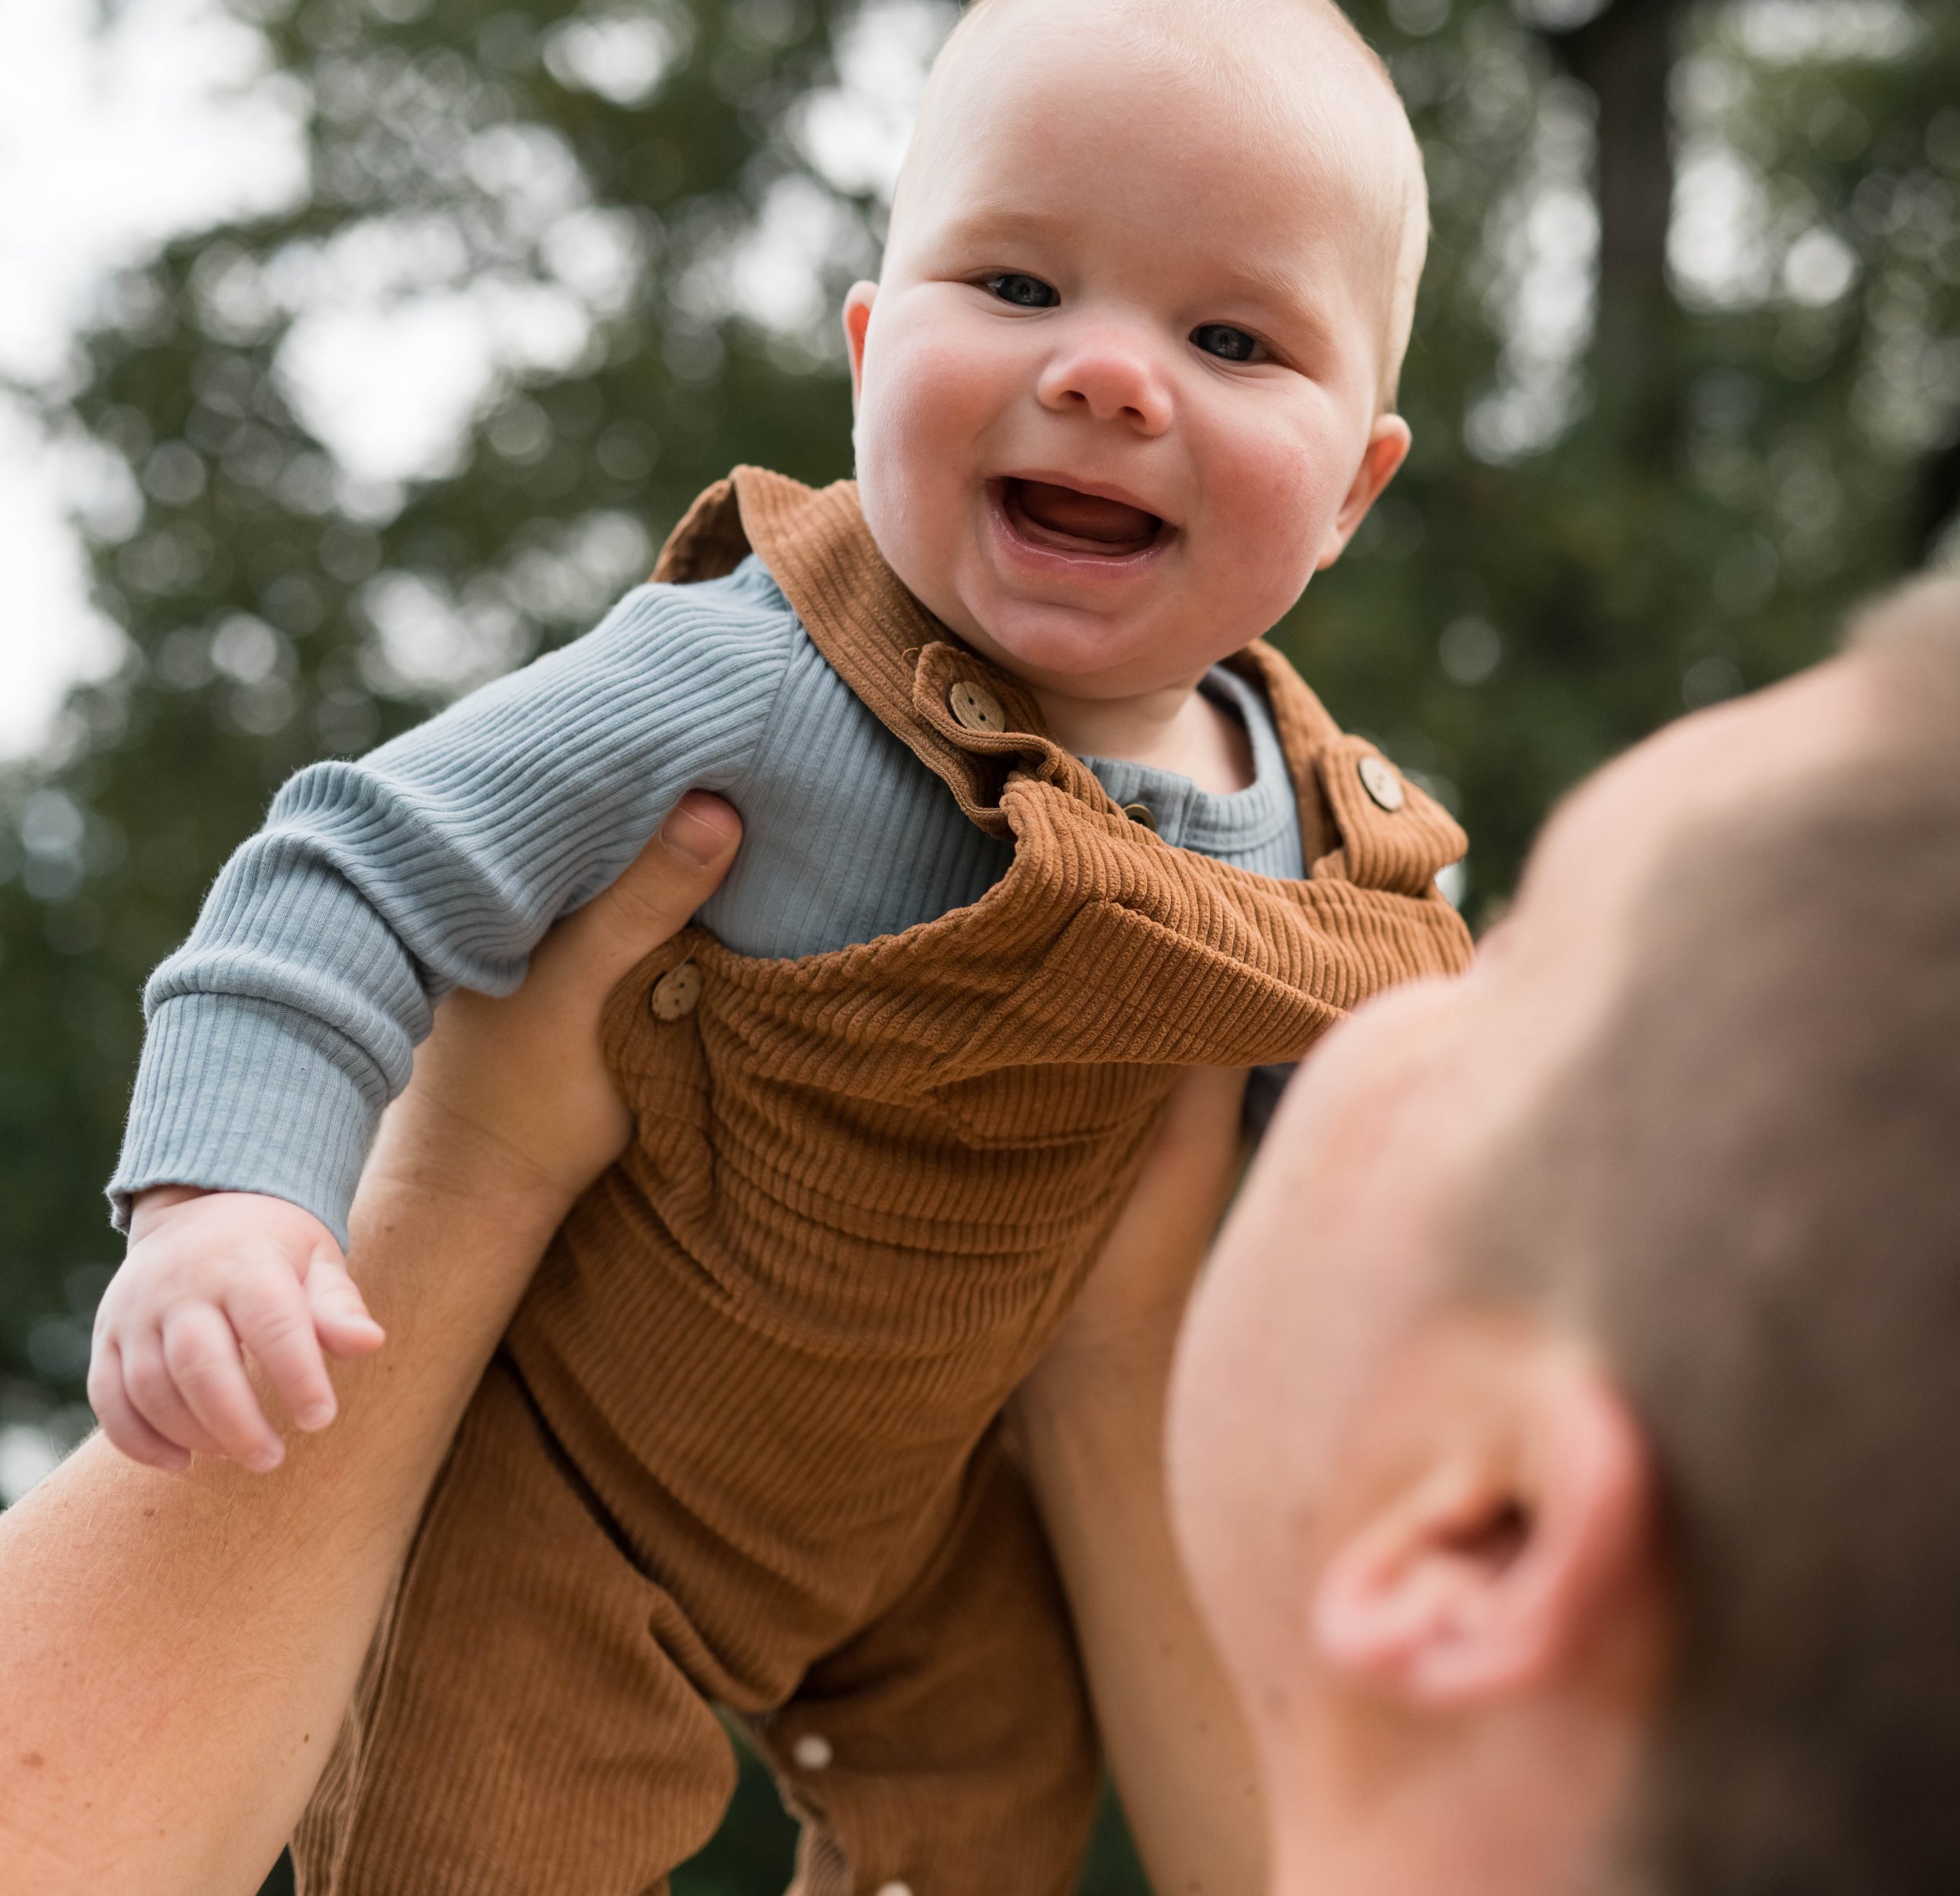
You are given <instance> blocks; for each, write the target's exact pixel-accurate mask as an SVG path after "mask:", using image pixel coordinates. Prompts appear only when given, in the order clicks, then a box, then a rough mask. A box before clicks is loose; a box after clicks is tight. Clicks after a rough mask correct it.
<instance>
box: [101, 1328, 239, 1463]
mask: <svg viewBox="0 0 1960 1896" xmlns="http://www.w3.org/2000/svg"><path fill="white" fill-rule="evenodd" d="M122 1386H123V1388H124V1389H125V1390H126V1391H127V1392H128V1394H129V1401H130V1404H131V1406H132V1407H133V1408H134V1409H135V1410H136V1413H137V1414H138V1415H140V1416H141V1417H142V1418H143V1420H144V1421H145V1422H147V1423H148V1424H149V1425H150V1426H151V1428H152V1429H154V1430H155V1431H156V1432H157V1433H158V1435H160V1436H162V1437H163V1438H164V1440H165V1441H169V1442H174V1443H175V1444H176V1446H177V1447H180V1448H183V1449H186V1450H187V1451H189V1452H190V1453H191V1454H192V1455H208V1454H209V1453H210V1452H211V1451H212V1448H213V1447H215V1446H216V1444H214V1443H213V1442H212V1439H211V1437H210V1436H209V1434H208V1433H206V1432H205V1428H204V1426H203V1425H202V1424H201V1422H198V1418H196V1416H194V1415H193V1414H192V1413H191V1410H190V1408H189V1407H187V1405H186V1404H185V1402H184V1400H183V1396H182V1395H181V1394H180V1393H179V1391H178V1389H177V1386H176V1382H174V1381H173V1380H172V1377H171V1375H170V1366H169V1364H167V1363H166V1362H165V1360H164V1357H163V1339H162V1335H160V1334H159V1333H158V1331H155V1330H153V1329H144V1330H137V1331H132V1332H131V1333H129V1335H125V1337H124V1338H122Z"/></svg>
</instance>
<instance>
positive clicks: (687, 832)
mask: <svg viewBox="0 0 1960 1896" xmlns="http://www.w3.org/2000/svg"><path fill="white" fill-rule="evenodd" d="M741 841H742V819H741V818H740V816H739V815H737V814H736V813H735V809H734V808H733V807H732V806H731V805H728V804H726V803H724V802H723V801H722V800H721V799H720V797H714V796H710V794H708V793H707V792H706V790H690V791H688V794H687V795H686V796H684V797H682V798H681V801H680V802H679V803H677V804H676V805H674V807H673V811H672V812H670V814H669V815H668V818H667V820H666V823H664V824H662V826H661V829H660V833H659V835H657V836H656V837H654V839H653V840H652V842H650V843H648V844H647V846H646V848H644V849H643V850H641V852H640V853H639V855H637V857H635V858H634V859H633V862H632V863H630V864H629V865H628V866H627V868H626V871H625V873H624V874H622V875H621V876H620V877H619V880H618V881H615V883H614V884H612V887H611V888H608V890H606V892H604V894H603V895H600V896H598V897H597V898H596V899H594V900H593V901H592V902H590V903H587V904H586V906H585V907H584V908H583V909H581V910H579V913H577V914H576V915H574V916H573V917H571V918H570V920H569V921H568V923H567V924H565V925H564V927H563V928H560V929H558V930H557V931H555V932H554V933H553V934H552V935H547V936H546V938H545V940H544V942H543V944H542V945H541V946H540V948H539V959H540V960H541V961H545V962H546V963H547V964H550V963H552V962H562V963H564V964H576V965H577V966H578V968H579V976H578V977H576V978H579V979H584V980H588V981H591V982H593V983H603V984H604V986H608V987H609V986H611V985H612V983H614V982H615V981H617V980H618V979H619V978H620V976H621V975H623V974H625V973H626V971H627V969H629V968H631V967H632V966H633V963H634V962H636V961H638V960H639V959H640V957H641V956H642V955H644V953H647V951H648V950H649V949H651V948H655V947H658V946H659V944H660V943H662V942H664V941H665V940H666V939H667V938H668V937H669V936H670V935H673V934H676V933H677V932H679V931H680V930H681V929H682V928H685V927H686V926H687V924H688V921H689V919H690V917H692V915H693V913H694V912H695V910H696V909H698V908H699V907H700V906H701V905H702V903H704V902H706V900H707V899H708V898H709V897H710V895H713V893H714V892H715V890H716V888H717V887H718V886H719V885H720V881H721V878H722V877H724V875H726V874H728V868H729V866H730V864H731V863H733V862H734V861H735V851H736V848H737V847H738V846H739V844H740V843H741Z"/></svg>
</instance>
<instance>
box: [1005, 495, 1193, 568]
mask: <svg viewBox="0 0 1960 1896" xmlns="http://www.w3.org/2000/svg"><path fill="white" fill-rule="evenodd" d="M1000 510H1001V512H1002V513H1003V514H1005V515H1006V516H1007V524H1008V525H1010V526H1011V527H1012V528H1013V529H1014V532H1016V533H1018V534H1019V535H1020V536H1021V537H1022V539H1026V540H1029V541H1032V542H1033V543H1034V544H1035V545H1036V546H1037V547H1053V548H1054V550H1056V551H1057V552H1061V553H1077V554H1083V553H1086V554H1101V555H1102V557H1104V558H1120V557H1122V556H1123V555H1124V554H1133V553H1142V552H1144V551H1145V550H1147V549H1148V548H1149V547H1152V546H1154V545H1155V544H1156V540H1157V536H1158V535H1159V534H1160V533H1161V532H1163V528H1164V523H1163V521H1162V520H1160V518H1158V517H1157V516H1156V514H1146V513H1145V511H1144V510H1143V509H1142V507H1131V505H1130V504H1129V503H1128V502H1127V501H1123V500H1110V499H1105V497H1104V496H1102V495H1101V494H1085V493H1084V492H1082V490H1081V489H1080V488H1074V487H1062V486H1058V485H1056V484H1055V483H1054V482H1053V481H1024V480H1022V479H1020V478H1018V476H1010V477H1009V478H1007V479H1006V480H1004V481H1001V482H1000Z"/></svg>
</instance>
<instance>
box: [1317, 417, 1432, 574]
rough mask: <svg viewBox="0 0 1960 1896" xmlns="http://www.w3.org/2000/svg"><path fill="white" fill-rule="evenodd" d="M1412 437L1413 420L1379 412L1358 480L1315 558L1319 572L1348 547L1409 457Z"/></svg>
mask: <svg viewBox="0 0 1960 1896" xmlns="http://www.w3.org/2000/svg"><path fill="white" fill-rule="evenodd" d="M1410 439H1411V437H1410V433H1409V424H1408V423H1406V421H1404V420H1403V419H1402V417H1401V416H1399V415H1377V416H1376V417H1375V418H1374V427H1372V428H1370V430H1368V445H1367V447H1366V448H1364V449H1363V450H1362V452H1361V465H1360V467H1358V468H1357V469H1356V470H1355V477H1354V484H1353V485H1352V486H1351V487H1350V488H1349V489H1348V494H1347V498H1346V499H1344V500H1343V501H1342V502H1341V511H1340V512H1339V513H1338V514H1336V515H1335V516H1334V531H1333V532H1331V533H1330V534H1329V535H1328V536H1327V544H1326V545H1325V546H1323V547H1322V548H1321V549H1320V557H1319V559H1318V560H1316V561H1315V562H1314V571H1315V572H1326V571H1327V568H1329V567H1330V566H1331V565H1333V564H1334V561H1336V560H1338V559H1339V558H1340V557H1341V554H1342V553H1344V552H1345V550H1346V549H1347V545H1348V541H1349V540H1351V539H1353V538H1354V536H1355V530H1356V528H1358V527H1359V525H1361V523H1362V521H1364V520H1366V519H1367V517H1368V509H1369V508H1370V507H1373V506H1374V503H1375V500H1376V497H1377V496H1378V495H1379V494H1380V493H1381V490H1382V489H1384V488H1385V487H1386V486H1387V485H1388V483H1389V482H1390V481H1392V480H1393V479H1394V478H1395V475H1396V469H1397V468H1399V467H1400V466H1401V465H1402V463H1403V462H1404V461H1405V460H1406V459H1408V456H1409V443H1410Z"/></svg>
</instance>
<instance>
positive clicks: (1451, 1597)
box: [1311, 1329, 1654, 1710]
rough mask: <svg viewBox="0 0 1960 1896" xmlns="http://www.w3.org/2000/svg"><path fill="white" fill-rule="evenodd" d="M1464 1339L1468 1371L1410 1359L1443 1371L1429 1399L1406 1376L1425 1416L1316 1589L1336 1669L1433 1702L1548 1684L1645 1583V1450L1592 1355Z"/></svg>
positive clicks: (1321, 1639)
mask: <svg viewBox="0 0 1960 1896" xmlns="http://www.w3.org/2000/svg"><path fill="white" fill-rule="evenodd" d="M1477 1347H1478V1348H1479V1350H1480V1351H1482V1352H1483V1353H1484V1355H1485V1359H1486V1360H1483V1361H1482V1362H1481V1363H1480V1364H1479V1369H1478V1373H1476V1374H1475V1375H1472V1376H1471V1377H1469V1378H1465V1377H1463V1376H1462V1375H1461V1374H1460V1373H1458V1372H1460V1371H1461V1367H1462V1366H1461V1364H1460V1363H1459V1364H1456V1365H1454V1366H1453V1367H1451V1368H1445V1369H1442V1370H1440V1371H1433V1370H1432V1371H1419V1372H1418V1375H1422V1374H1441V1375H1443V1378H1444V1382H1445V1386H1446V1387H1445V1390H1444V1392H1443V1399H1442V1400H1437V1397H1438V1394H1439V1392H1438V1391H1437V1390H1436V1389H1434V1388H1432V1389H1430V1390H1429V1391H1428V1392H1426V1393H1425V1392H1424V1391H1422V1390H1421V1389H1414V1390H1412V1389H1408V1388H1407V1387H1406V1386H1403V1391H1402V1394H1403V1399H1405V1400H1415V1401H1417V1403H1419V1404H1423V1406H1424V1407H1425V1410H1426V1411H1428V1418H1429V1419H1428V1422H1426V1423H1418V1425H1417V1432H1416V1433H1415V1435H1414V1437H1413V1438H1410V1437H1404V1438H1403V1452H1401V1453H1399V1454H1398V1455H1397V1457H1396V1461H1397V1462H1398V1464H1399V1468H1398V1472H1397V1473H1396V1477H1395V1478H1394V1480H1392V1482H1391V1483H1390V1484H1388V1485H1387V1486H1386V1487H1385V1488H1384V1489H1383V1490H1382V1491H1381V1493H1380V1494H1379V1495H1378V1497H1377V1499H1376V1501H1375V1502H1374V1504H1373V1505H1372V1506H1370V1509H1368V1510H1367V1513H1365V1515H1363V1517H1362V1518H1361V1519H1360V1520H1359V1521H1358V1523H1357V1524H1356V1526H1355V1527H1354V1529H1353V1531H1351V1532H1350V1533H1348V1535H1345V1538H1343V1539H1342V1540H1341V1542H1340V1544H1339V1545H1338V1546H1337V1548H1336V1549H1335V1550H1334V1553H1332V1554H1331V1556H1330V1557H1329V1558H1328V1559H1327V1560H1326V1561H1325V1563H1324V1564H1323V1566H1322V1567H1321V1569H1320V1572H1319V1579H1318V1582H1317V1584H1316V1587H1315V1589H1314V1593H1313V1597H1312V1626H1311V1633H1312V1640H1313V1644H1314V1647H1315V1649H1316V1651H1317V1652H1318V1653H1319V1655H1320V1658H1321V1659H1322V1660H1323V1662H1324V1663H1325V1664H1326V1665H1327V1667H1328V1668H1329V1669H1330V1671H1331V1672H1333V1673H1336V1674H1337V1675H1345V1676H1347V1677H1348V1679H1349V1680H1350V1681H1351V1682H1352V1684H1355V1685H1356V1686H1359V1687H1363V1688H1364V1689H1371V1690H1372V1691H1374V1693H1376V1694H1385V1695H1387V1696H1388V1697H1391V1698H1399V1699H1400V1700H1402V1701H1403V1702H1404V1703H1406V1704H1408V1705H1411V1706H1420V1707H1422V1708H1425V1709H1432V1710H1433V1709H1452V1708H1464V1707H1468V1706H1471V1705H1477V1704H1479V1703H1489V1702H1494V1701H1498V1700H1502V1699H1505V1698H1517V1697H1523V1696H1526V1695H1529V1694H1531V1693H1533V1692H1534V1691H1537V1690H1541V1689H1543V1688H1544V1687H1547V1686H1548V1685H1555V1684H1558V1683H1559V1680H1561V1679H1562V1678H1563V1677H1566V1676H1570V1674H1571V1673H1573V1671H1574V1670H1575V1669H1577V1667H1578V1666H1579V1665H1581V1663H1582V1662H1583V1661H1584V1658H1585V1656H1586V1652H1587V1648H1588V1644H1589V1642H1590V1640H1591V1637H1592V1635H1593V1634H1594V1633H1595V1632H1596V1631H1598V1630H1599V1629H1601V1628H1602V1626H1603V1625H1606V1623H1607V1622H1608V1621H1609V1620H1610V1618H1611V1616H1613V1615H1616V1614H1620V1613H1622V1612H1624V1611H1628V1610H1629V1609H1632V1608H1633V1607H1635V1606H1636V1605H1637V1604H1638V1603H1639V1600H1640V1599H1641V1598H1642V1594H1643V1592H1644V1589H1646V1588H1648V1587H1650V1585H1653V1574H1654V1560H1653V1507H1652V1476H1651V1469H1650V1462H1649V1458H1648V1455H1647V1451H1646V1444H1645V1443H1644V1441H1643V1440H1642V1437H1641V1434H1640V1432H1639V1426H1638V1424H1637V1422H1635V1418H1634V1417H1633V1415H1632V1412H1631V1411H1630V1410H1629V1409H1628V1406H1627V1404H1626V1401H1625V1400H1624V1397H1622V1396H1621V1393H1619V1391H1618V1389H1617V1388H1616V1387H1615V1386H1613V1384H1612V1382H1610V1380H1609V1379H1608V1378H1607V1377H1606V1374H1605V1372H1604V1371H1603V1369H1602V1368H1601V1366H1600V1365H1599V1364H1598V1363H1597V1362H1595V1360H1593V1359H1592V1357H1590V1355H1588V1353H1585V1352H1584V1351H1583V1350H1582V1349H1579V1348H1577V1346H1574V1345H1573V1344H1572V1343H1570V1342H1567V1341H1565V1340H1563V1339H1559V1338H1554V1337H1552V1336H1549V1335H1546V1334H1544V1333H1542V1332H1538V1331H1529V1330H1523V1329H1520V1330H1519V1331H1516V1332H1515V1333H1513V1334H1511V1335H1506V1336H1504V1337H1503V1338H1501V1339H1500V1340H1498V1341H1497V1342H1495V1343H1493V1342H1492V1341H1491V1339H1490V1338H1489V1337H1487V1336H1486V1337H1485V1338H1481V1339H1479V1343H1478V1345H1477ZM1492 1349H1495V1350H1496V1352H1497V1360H1494V1361H1493V1360H1489V1353H1490V1351H1491V1350H1492ZM1425 1444H1426V1445H1425Z"/></svg>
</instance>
